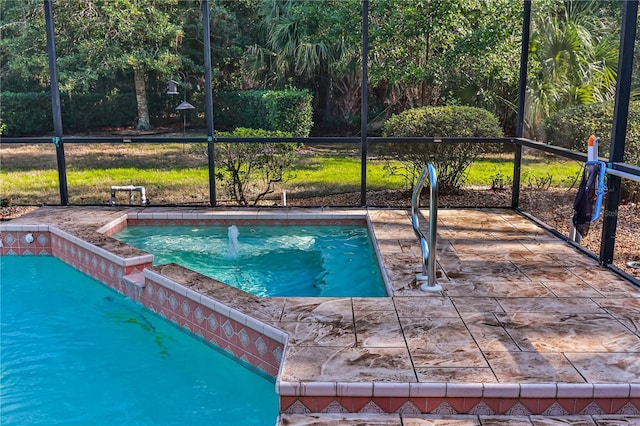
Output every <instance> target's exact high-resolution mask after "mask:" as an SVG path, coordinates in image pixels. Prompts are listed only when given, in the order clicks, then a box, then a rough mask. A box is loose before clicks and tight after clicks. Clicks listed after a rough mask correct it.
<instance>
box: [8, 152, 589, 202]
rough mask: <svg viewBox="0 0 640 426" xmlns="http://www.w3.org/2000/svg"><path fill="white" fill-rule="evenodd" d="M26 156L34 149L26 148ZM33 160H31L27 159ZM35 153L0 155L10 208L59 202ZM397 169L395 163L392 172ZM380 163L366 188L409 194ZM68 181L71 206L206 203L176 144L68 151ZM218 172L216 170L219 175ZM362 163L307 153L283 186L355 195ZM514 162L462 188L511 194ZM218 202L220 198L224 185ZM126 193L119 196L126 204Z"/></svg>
mask: <svg viewBox="0 0 640 426" xmlns="http://www.w3.org/2000/svg"><path fill="white" fill-rule="evenodd" d="M30 149H31V148H30ZM30 155H32V157H31V158H32V159H31V160H30V159H29V156H30ZM41 155H42V153H41V152H38V151H34V152H31V151H28V150H27V151H18V150H16V151H15V152H11V149H10V148H9V149H5V147H3V149H2V168H1V169H0V179H1V180H0V194H2V195H1V197H2V198H9V199H11V202H12V203H14V204H36V205H37V204H46V203H49V204H57V203H59V189H58V174H57V170H56V169H55V162H52V161H51V158H48V159H45V160H46V161H45V160H43V161H42V162H41V163H38V162H37V161H36V160H37V159H38V158H39V156H41ZM398 164H399V163H397V162H396V165H398ZM384 165H385V161H383V160H379V159H371V160H370V161H369V162H368V163H367V176H366V177H367V189H368V190H382V189H408V184H407V183H406V182H405V179H404V177H403V176H391V175H389V173H388V172H387V171H386V170H385V168H384ZM67 166H68V167H69V168H68V170H67V182H68V187H69V200H70V202H71V203H77V204H104V203H106V202H107V201H108V200H109V198H110V191H109V189H110V187H111V186H112V185H129V184H134V185H143V186H145V187H146V190H147V194H148V196H149V198H150V199H151V201H152V203H154V204H169V203H207V202H208V200H209V189H208V171H207V161H206V158H205V157H204V156H203V155H202V154H201V153H196V152H194V150H192V149H190V147H189V146H187V147H186V149H185V147H184V146H183V145H181V144H179V145H175V146H174V145H166V146H165V145H154V146H148V145H147V146H137V147H132V146H123V147H116V146H114V147H111V146H106V145H100V146H98V145H94V146H87V147H78V148H76V149H75V151H74V150H71V152H69V156H68V161H67ZM581 168H582V165H581V164H580V163H578V162H575V161H569V160H564V159H559V158H556V157H551V156H538V157H525V158H524V160H523V165H522V172H521V176H522V181H521V182H522V186H523V187H527V186H530V187H532V188H535V189H540V188H541V186H543V185H546V184H547V183H548V179H549V177H550V179H551V182H550V184H551V186H557V187H569V186H571V185H572V184H574V181H575V179H576V177H577V176H578V173H579V172H580V170H581ZM216 172H220V170H216ZM360 176H361V169H360V157H359V155H357V154H356V155H349V154H344V153H342V155H340V154H336V153H332V154H327V153H321V154H311V155H299V156H298V157H297V158H296V161H295V164H294V167H293V173H292V177H291V179H290V180H289V181H288V182H286V183H284V184H283V185H281V189H286V190H287V192H288V193H290V194H292V195H293V194H295V195H296V196H297V197H302V196H312V195H327V194H336V193H344V192H358V191H360ZM512 176H513V157H512V155H509V154H500V155H492V156H489V157H486V158H483V159H481V160H479V161H477V162H475V163H474V164H473V165H472V166H471V167H470V168H469V169H468V173H467V176H466V180H465V185H482V186H491V184H492V182H495V181H496V179H497V178H498V177H502V178H503V179H504V186H505V187H506V188H508V187H510V185H511V184H510V182H511V180H510V179H511V178H512ZM217 194H218V197H219V198H221V197H224V195H223V191H222V189H221V185H219V187H218V188H217ZM127 195H128V194H119V195H118V196H119V197H122V199H120V198H119V199H118V201H119V202H125V200H126V196H127Z"/></svg>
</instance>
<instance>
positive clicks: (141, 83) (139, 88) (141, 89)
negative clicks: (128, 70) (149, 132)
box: [133, 67, 151, 130]
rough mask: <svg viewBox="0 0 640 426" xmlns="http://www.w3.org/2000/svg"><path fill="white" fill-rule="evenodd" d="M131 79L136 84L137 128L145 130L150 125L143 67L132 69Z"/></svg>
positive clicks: (145, 77)
mask: <svg viewBox="0 0 640 426" xmlns="http://www.w3.org/2000/svg"><path fill="white" fill-rule="evenodd" d="M133 79H134V81H135V86H136V103H137V104H138V126H137V128H138V129H139V130H146V129H149V128H150V127H151V124H150V123H149V105H148V104H147V87H146V82H147V73H146V72H145V70H144V69H143V68H140V67H135V68H134V69H133Z"/></svg>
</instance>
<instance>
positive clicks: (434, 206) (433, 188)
mask: <svg viewBox="0 0 640 426" xmlns="http://www.w3.org/2000/svg"><path fill="white" fill-rule="evenodd" d="M427 177H429V238H428V239H427V238H426V237H425V236H424V234H423V233H422V231H421V230H420V220H419V218H418V213H419V209H420V193H421V192H422V188H423V187H424V184H425V181H426V180H427ZM411 224H412V225H413V232H414V233H415V234H416V237H418V241H420V248H421V250H422V274H418V275H417V276H416V280H417V281H418V282H420V281H426V283H424V284H422V285H421V286H420V288H421V289H422V290H424V291H432V292H435V291H440V290H442V286H440V285H438V284H436V234H437V224H438V178H437V175H436V169H435V167H434V166H433V164H431V163H427V165H426V166H425V167H424V168H423V169H422V173H420V178H418V183H417V184H416V186H415V187H414V188H413V194H412V195H411Z"/></svg>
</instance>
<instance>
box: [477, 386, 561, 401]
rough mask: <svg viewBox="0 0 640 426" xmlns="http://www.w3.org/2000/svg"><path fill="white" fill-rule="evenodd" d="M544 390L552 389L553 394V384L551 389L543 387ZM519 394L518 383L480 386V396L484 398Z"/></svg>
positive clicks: (516, 395) (517, 395)
mask: <svg viewBox="0 0 640 426" xmlns="http://www.w3.org/2000/svg"><path fill="white" fill-rule="evenodd" d="M544 391H545V392H549V391H552V392H553V393H554V394H555V385H554V387H553V389H547V388H544ZM520 395H521V389H520V385H519V384H518V383H485V384H484V385H483V387H482V396H483V397H484V398H492V397H511V398H518V397H519V396H520Z"/></svg>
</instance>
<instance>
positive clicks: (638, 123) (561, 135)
mask: <svg viewBox="0 0 640 426" xmlns="http://www.w3.org/2000/svg"><path fill="white" fill-rule="evenodd" d="M612 126H613V103H612V102H604V103H597V104H589V105H580V106H578V107H574V108H568V109H564V110H562V111H559V112H557V113H555V114H554V115H552V116H550V117H549V118H547V119H545V120H544V121H543V122H542V124H541V125H540V128H539V129H538V135H539V137H540V138H541V139H542V140H543V141H545V142H547V143H550V144H553V145H558V146H561V147H564V148H569V149H573V150H576V151H582V152H586V150H587V140H588V139H589V136H590V135H596V136H599V137H600V142H599V151H600V152H599V154H600V156H602V157H605V158H608V157H609V147H610V145H611V128H612ZM624 161H625V162H627V163H629V164H634V165H637V166H640V101H634V102H631V103H630V104H629V116H628V120H627V140H626V144H625V159H624Z"/></svg>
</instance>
